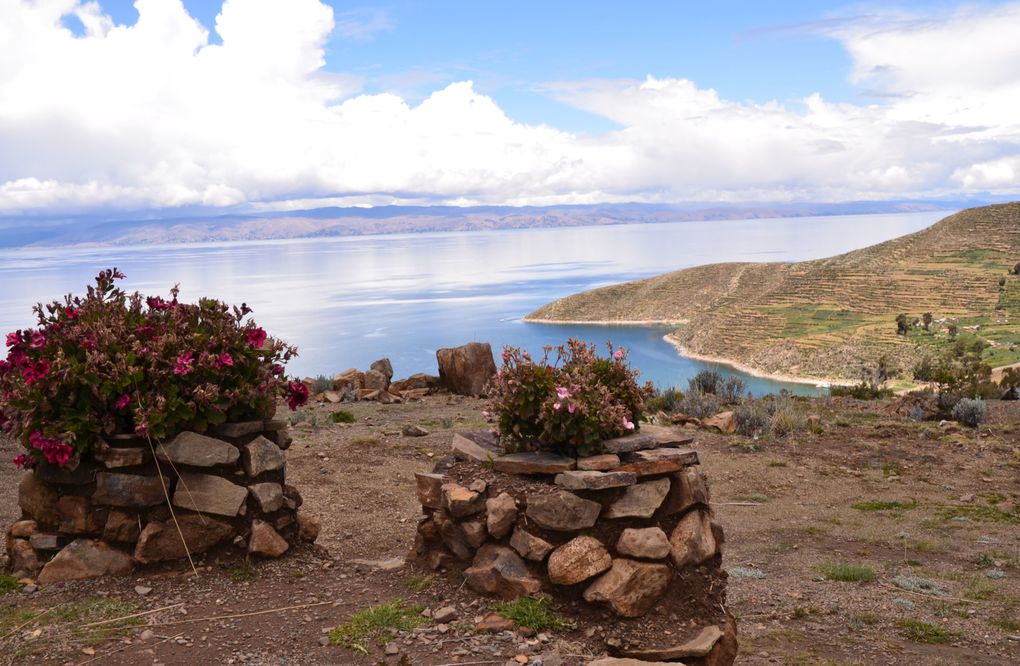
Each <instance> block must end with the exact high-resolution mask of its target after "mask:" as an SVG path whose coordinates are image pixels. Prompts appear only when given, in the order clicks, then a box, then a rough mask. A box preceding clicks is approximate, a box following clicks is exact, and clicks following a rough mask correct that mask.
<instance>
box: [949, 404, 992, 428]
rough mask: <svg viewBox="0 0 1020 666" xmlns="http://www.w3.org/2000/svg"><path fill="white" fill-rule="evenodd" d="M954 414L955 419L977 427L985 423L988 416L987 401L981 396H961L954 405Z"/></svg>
mask: <svg viewBox="0 0 1020 666" xmlns="http://www.w3.org/2000/svg"><path fill="white" fill-rule="evenodd" d="M952 414H953V420H954V421H958V422H959V423H962V424H963V425H965V426H969V427H971V428H976V427H978V426H979V425H981V424H982V423H984V420H985V416H986V410H985V401H984V400H981V399H980V398H978V399H977V400H971V399H970V398H961V399H960V401H959V402H958V403H956V405H955V406H954V407H953V412H952Z"/></svg>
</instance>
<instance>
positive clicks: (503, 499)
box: [485, 493, 517, 539]
mask: <svg viewBox="0 0 1020 666" xmlns="http://www.w3.org/2000/svg"><path fill="white" fill-rule="evenodd" d="M485 521H486V523H485V524H486V529H487V530H488V532H489V534H491V535H492V537H493V538H494V539H502V538H503V537H505V536H506V535H507V534H509V533H510V529H511V528H512V527H513V526H514V523H515V522H516V521H517V502H516V500H514V498H513V497H511V496H510V495H509V494H507V493H500V494H499V495H497V496H496V497H493V498H490V499H488V500H486V502H485Z"/></svg>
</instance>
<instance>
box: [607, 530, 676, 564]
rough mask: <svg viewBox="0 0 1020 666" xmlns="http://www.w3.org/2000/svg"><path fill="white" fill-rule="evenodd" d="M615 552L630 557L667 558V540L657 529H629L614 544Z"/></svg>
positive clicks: (663, 533) (668, 551)
mask: <svg viewBox="0 0 1020 666" xmlns="http://www.w3.org/2000/svg"><path fill="white" fill-rule="evenodd" d="M616 550H617V551H618V552H620V553H622V554H624V555H630V556H631V557H639V558H642V559H646V560H659V559H662V558H664V557H668V556H669V553H670V547H669V538H668V537H667V536H666V533H665V532H663V531H662V530H661V529H659V528H658V527H645V528H632V527H629V528H627V529H625V530H624V531H623V533H622V534H621V535H620V539H619V541H617V542H616Z"/></svg>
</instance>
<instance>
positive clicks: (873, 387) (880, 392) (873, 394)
mask: <svg viewBox="0 0 1020 666" xmlns="http://www.w3.org/2000/svg"><path fill="white" fill-rule="evenodd" d="M829 395H831V396H833V397H842V398H856V399H857V400H880V399H881V398H891V397H892V396H893V391H892V389H888V388H882V387H881V386H879V385H877V384H874V383H871V382H861V383H860V384H854V385H853V386H838V385H837V386H830V387H829Z"/></svg>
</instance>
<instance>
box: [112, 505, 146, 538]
mask: <svg viewBox="0 0 1020 666" xmlns="http://www.w3.org/2000/svg"><path fill="white" fill-rule="evenodd" d="M141 529H142V528H141V525H139V519H138V516H136V515H133V514H130V513H127V512H126V511H119V510H117V509H114V510H112V511H110V515H109V516H107V518H106V526H105V527H104V528H103V541H119V542H121V543H135V542H136V541H138V534H139V533H140V532H141Z"/></svg>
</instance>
